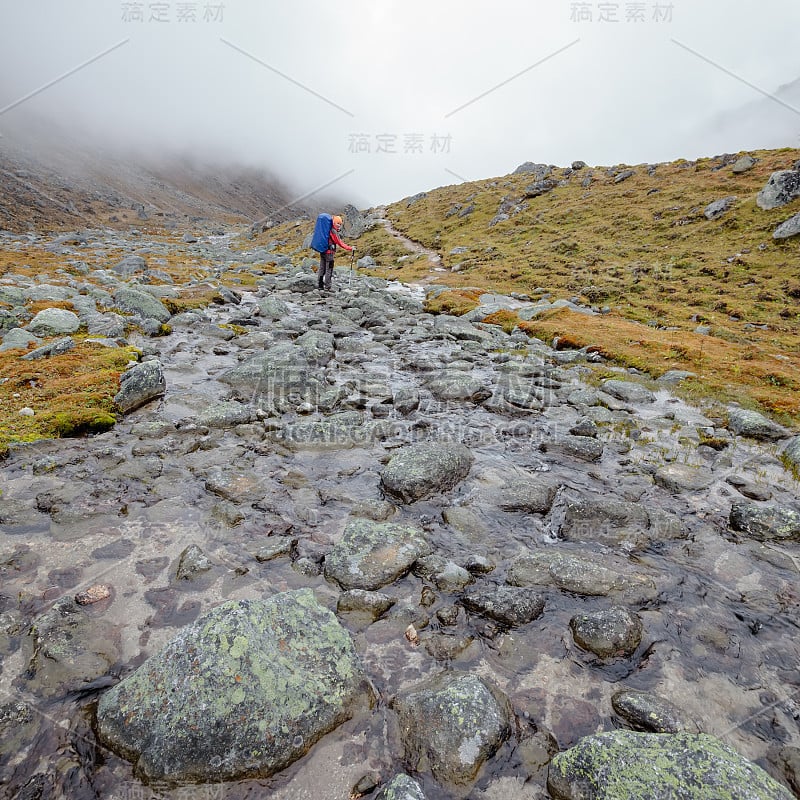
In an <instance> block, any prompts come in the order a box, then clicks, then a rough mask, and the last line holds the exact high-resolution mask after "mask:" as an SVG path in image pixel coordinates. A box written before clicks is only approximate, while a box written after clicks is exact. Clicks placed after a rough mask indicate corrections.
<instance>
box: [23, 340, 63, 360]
mask: <svg viewBox="0 0 800 800" xmlns="http://www.w3.org/2000/svg"><path fill="white" fill-rule="evenodd" d="M73 347H75V340H74V339H73V338H72V337H71V336H64V337H63V338H61V339H56V341H54V342H50V343H49V344H44V345H42V346H41V347H37V348H35V349H34V350H29V351H28V352H27V353H25V354H24V355H22V356H20V358H21V359H22V360H23V361H38V360H39V359H40V358H50V357H51V356H61V355H64V353H68V352H69V351H70V350H72V348H73Z"/></svg>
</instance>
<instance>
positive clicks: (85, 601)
mask: <svg viewBox="0 0 800 800" xmlns="http://www.w3.org/2000/svg"><path fill="white" fill-rule="evenodd" d="M109 597H111V587H110V586H108V585H107V584H105V583H97V584H95V585H94V586H90V587H89V588H88V589H86V590H85V591H83V592H78V594H76V595H75V602H76V603H77V604H78V605H79V606H91V605H94V604H95V603H99V602H100V601H101V600H108V598H109Z"/></svg>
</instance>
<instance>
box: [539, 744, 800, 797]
mask: <svg viewBox="0 0 800 800" xmlns="http://www.w3.org/2000/svg"><path fill="white" fill-rule="evenodd" d="M547 788H548V790H549V791H550V794H551V795H552V796H553V797H554V798H556V799H557V800H631V798H661V797H665V798H666V797H668V798H670V800H721V798H736V800H791V797H792V795H791V792H789V790H788V789H784V787H783V786H781V785H780V784H779V783H777V782H776V781H775V780H773V779H772V778H770V776H769V775H767V773H766V772H764V771H763V770H762V769H761V768H760V767H757V766H756V765H755V764H752V763H751V762H749V761H747V760H746V759H745V758H743V757H742V756H740V755H739V754H738V753H737V752H736V751H735V750H733V749H731V748H730V747H728V746H727V745H725V744H723V743H722V742H720V741H719V740H718V739H715V738H714V737H713V736H708V735H706V734H688V733H678V734H656V733H634V732H632V731H612V732H608V733H600V734H597V735H595V736H587V737H586V738H584V739H581V741H580V742H578V744H577V745H575V747H573V748H571V749H570V750H567V751H566V752H563V753H559V754H558V755H556V756H555V757H554V758H553V760H552V762H551V763H550V769H549V772H548V778H547Z"/></svg>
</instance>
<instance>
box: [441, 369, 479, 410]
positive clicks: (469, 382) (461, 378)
mask: <svg viewBox="0 0 800 800" xmlns="http://www.w3.org/2000/svg"><path fill="white" fill-rule="evenodd" d="M427 386H428V389H429V390H430V392H431V394H432V395H433V396H434V397H435V398H436V399H437V400H442V401H443V402H449V401H459V400H463V401H471V402H473V403H482V402H483V401H484V400H488V399H489V398H490V397H491V396H492V390H491V389H490V388H489V387H488V386H486V384H485V383H484V382H483V381H482V380H481V379H480V378H479V377H477V376H475V375H473V374H472V373H469V372H461V371H460V370H445V371H444V372H441V373H439V374H438V375H437V376H436V377H435V378H433V379H432V380H430V381H429V382H428V384H427Z"/></svg>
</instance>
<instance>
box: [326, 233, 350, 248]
mask: <svg viewBox="0 0 800 800" xmlns="http://www.w3.org/2000/svg"><path fill="white" fill-rule="evenodd" d="M331 245H333V246H331ZM337 247H341V248H342V249H344V250H347V252H348V253H349V252H352V250H353V248H352V247H350V246H349V245H346V244H345V243H344V242H343V241H342V240H341V239H340V238H339V234H338V233H336V230H335V229H334V228H331V233H330V236H328V249H327V251H326V252H328V253H332V252H334V251H335V250H336V248H337Z"/></svg>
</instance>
